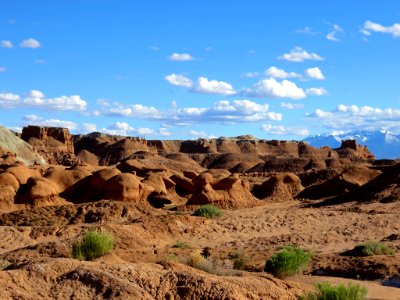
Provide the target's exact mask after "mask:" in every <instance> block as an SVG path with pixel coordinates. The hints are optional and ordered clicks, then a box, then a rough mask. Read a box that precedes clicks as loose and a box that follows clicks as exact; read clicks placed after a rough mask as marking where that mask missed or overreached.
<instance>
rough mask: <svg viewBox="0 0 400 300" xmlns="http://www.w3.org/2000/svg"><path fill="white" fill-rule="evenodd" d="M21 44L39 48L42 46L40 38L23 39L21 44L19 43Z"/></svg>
mask: <svg viewBox="0 0 400 300" xmlns="http://www.w3.org/2000/svg"><path fill="white" fill-rule="evenodd" d="M19 45H20V46H21V48H32V49H37V48H40V47H42V45H41V44H40V42H39V41H38V40H35V39H32V38H30V39H27V40H23V41H22V42H21V44H19Z"/></svg>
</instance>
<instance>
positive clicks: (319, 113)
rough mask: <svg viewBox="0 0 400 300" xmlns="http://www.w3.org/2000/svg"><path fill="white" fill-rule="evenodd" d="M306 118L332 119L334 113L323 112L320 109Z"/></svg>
mask: <svg viewBox="0 0 400 300" xmlns="http://www.w3.org/2000/svg"><path fill="white" fill-rule="evenodd" d="M306 116H308V117H315V118H321V119H322V118H329V117H331V116H332V113H331V112H328V111H324V110H322V109H320V108H317V109H316V110H315V112H313V113H311V114H306Z"/></svg>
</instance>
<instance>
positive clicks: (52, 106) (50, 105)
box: [23, 90, 87, 112]
mask: <svg viewBox="0 0 400 300" xmlns="http://www.w3.org/2000/svg"><path fill="white" fill-rule="evenodd" d="M23 104H24V105H26V106H34V107H38V108H41V109H47V110H59V111H68V110H70V111H82V112H83V111H86V110H87V102H86V101H85V100H83V99H81V97H80V96H79V95H72V96H60V97H56V98H46V97H45V95H44V94H43V93H42V92H41V91H37V90H32V91H30V92H29V93H27V95H26V97H25V99H24V100H23Z"/></svg>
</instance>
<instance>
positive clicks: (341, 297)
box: [300, 282, 367, 300]
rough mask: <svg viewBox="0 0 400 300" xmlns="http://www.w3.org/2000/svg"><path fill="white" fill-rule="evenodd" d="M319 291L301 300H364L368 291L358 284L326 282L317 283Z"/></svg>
mask: <svg viewBox="0 0 400 300" xmlns="http://www.w3.org/2000/svg"><path fill="white" fill-rule="evenodd" d="M316 287H317V291H316V292H311V293H309V294H308V295H306V296H303V297H300V299H301V300H364V299H366V296H367V289H366V288H365V287H362V286H360V285H358V284H351V283H350V284H348V285H344V284H339V285H331V284H329V283H326V282H320V283H317V286H316Z"/></svg>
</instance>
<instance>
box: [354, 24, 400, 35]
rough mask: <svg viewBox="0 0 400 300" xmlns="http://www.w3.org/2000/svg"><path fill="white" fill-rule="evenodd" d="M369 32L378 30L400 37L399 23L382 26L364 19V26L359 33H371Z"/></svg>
mask: <svg viewBox="0 0 400 300" xmlns="http://www.w3.org/2000/svg"><path fill="white" fill-rule="evenodd" d="M371 32H380V33H388V34H391V35H392V36H393V37H396V38H398V37H400V24H399V23H394V24H393V25H391V26H383V25H381V24H378V23H374V22H371V21H366V22H365V23H364V27H363V28H362V29H361V33H362V34H364V35H367V36H369V35H371Z"/></svg>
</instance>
